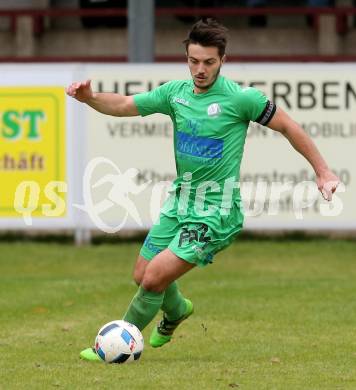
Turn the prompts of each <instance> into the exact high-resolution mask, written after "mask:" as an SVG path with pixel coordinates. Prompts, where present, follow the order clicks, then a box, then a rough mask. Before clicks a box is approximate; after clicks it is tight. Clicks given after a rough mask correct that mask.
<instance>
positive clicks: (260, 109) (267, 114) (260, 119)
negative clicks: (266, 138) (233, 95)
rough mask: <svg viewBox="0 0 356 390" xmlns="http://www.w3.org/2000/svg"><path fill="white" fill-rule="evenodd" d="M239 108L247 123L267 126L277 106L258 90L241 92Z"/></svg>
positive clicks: (249, 89)
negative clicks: (251, 122)
mask: <svg viewBox="0 0 356 390" xmlns="http://www.w3.org/2000/svg"><path fill="white" fill-rule="evenodd" d="M238 107H239V111H240V115H241V117H242V118H244V119H245V120H246V121H253V122H257V123H259V124H261V125H267V123H268V122H269V121H270V120H271V119H272V117H273V115H274V114H275V112H276V105H275V104H274V103H273V102H271V101H270V100H268V98H267V97H266V96H265V95H264V94H263V93H262V92H261V91H259V90H258V89H256V88H251V87H249V88H245V89H242V90H241V94H240V98H239V102H238Z"/></svg>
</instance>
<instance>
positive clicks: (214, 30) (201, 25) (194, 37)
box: [183, 18, 228, 57]
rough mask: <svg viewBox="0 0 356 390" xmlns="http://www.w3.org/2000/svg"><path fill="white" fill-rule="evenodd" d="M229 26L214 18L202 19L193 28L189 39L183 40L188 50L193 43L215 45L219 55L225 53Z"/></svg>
mask: <svg viewBox="0 0 356 390" xmlns="http://www.w3.org/2000/svg"><path fill="white" fill-rule="evenodd" d="M227 31H228V30H227V28H226V27H224V26H223V25H222V24H220V23H219V22H218V21H217V20H215V19H212V18H207V19H201V20H199V21H198V22H196V23H195V24H194V25H193V27H192V28H191V30H190V32H189V34H188V37H187V39H185V40H184V41H183V43H184V45H185V49H186V51H188V47H189V45H190V44H191V43H193V44H194V43H197V44H199V45H201V46H215V47H217V48H218V52H219V56H220V57H222V56H223V55H224V54H225V48H226V43H227Z"/></svg>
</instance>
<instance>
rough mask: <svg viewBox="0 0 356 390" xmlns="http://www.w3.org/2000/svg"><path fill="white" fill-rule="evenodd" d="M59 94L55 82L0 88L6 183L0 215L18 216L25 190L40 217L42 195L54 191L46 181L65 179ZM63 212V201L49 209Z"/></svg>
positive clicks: (0, 168) (0, 166)
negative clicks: (45, 85) (42, 84)
mask: <svg viewBox="0 0 356 390" xmlns="http://www.w3.org/2000/svg"><path fill="white" fill-rule="evenodd" d="M64 99H65V97H64V91H63V88H58V87H37V88H33V87H13V88H0V112H1V118H2V121H1V122H2V123H1V125H2V133H1V136H2V142H1V147H0V148H1V149H0V150H1V152H0V179H1V182H2V185H3V188H6V191H3V192H2V193H0V204H1V207H0V216H1V217H14V216H18V209H20V208H22V207H23V206H24V203H27V201H26V199H24V198H25V197H26V196H29V197H30V198H31V197H32V198H33V199H29V202H30V203H31V202H32V203H33V205H32V207H33V210H32V215H33V216H34V217H44V216H45V215H43V213H42V206H43V205H45V204H46V205H47V204H48V202H49V199H48V195H49V194H50V193H51V194H50V196H53V197H57V196H58V193H57V192H56V191H55V189H56V186H55V185H52V187H51V189H49V188H50V187H48V183H50V182H57V183H59V182H64V181H65V180H66V177H65V171H66V161H65V131H64V121H65V112H64ZM14 194H15V197H17V199H16V201H15V203H14ZM46 195H47V196H46ZM63 205H65V200H64V199H63ZM65 213H66V208H65V206H64V207H62V208H61V210H59V211H58V213H54V215H55V216H57V217H61V216H63V215H65Z"/></svg>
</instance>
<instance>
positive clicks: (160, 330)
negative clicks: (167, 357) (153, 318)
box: [150, 299, 194, 348]
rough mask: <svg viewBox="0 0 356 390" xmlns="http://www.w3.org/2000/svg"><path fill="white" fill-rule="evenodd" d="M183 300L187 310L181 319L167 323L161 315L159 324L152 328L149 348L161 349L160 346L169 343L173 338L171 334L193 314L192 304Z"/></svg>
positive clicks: (187, 300) (165, 318)
mask: <svg viewBox="0 0 356 390" xmlns="http://www.w3.org/2000/svg"><path fill="white" fill-rule="evenodd" d="M184 300H185V303H186V305H187V309H186V312H185V314H184V316H183V317H182V318H180V319H179V320H176V321H169V320H168V319H167V317H166V316H165V314H163V319H162V320H161V322H160V323H159V324H158V325H157V326H155V327H154V328H153V330H152V333H151V336H150V345H151V347H153V348H158V347H162V345H164V344H166V343H168V342H170V341H171V339H172V336H173V332H174V331H175V330H176V328H177V326H178V325H179V324H180V323H181V322H183V321H184V320H186V319H187V318H188V317H189V316H191V315H192V314H193V311H194V308H193V303H192V302H191V301H190V300H189V299H184Z"/></svg>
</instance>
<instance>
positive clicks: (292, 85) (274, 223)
mask: <svg viewBox="0 0 356 390" xmlns="http://www.w3.org/2000/svg"><path fill="white" fill-rule="evenodd" d="M85 73H86V78H90V79H92V85H93V89H94V90H96V91H102V92H118V93H121V94H125V95H131V94H136V93H140V92H145V91H148V90H151V89H152V88H155V87H157V86H159V85H160V84H162V83H164V82H166V81H168V80H172V79H187V78H190V75H189V71H188V67H187V65H185V64H154V65H147V64H143V65H132V64H130V65H117V66H115V65H98V64H91V65H88V66H86V67H85ZM221 73H222V74H223V75H225V76H227V77H229V78H231V79H233V80H234V81H236V82H238V83H240V84H241V85H242V86H244V87H250V86H253V87H256V88H258V89H260V90H262V92H264V93H265V94H266V95H267V96H268V98H269V99H270V100H272V101H274V102H275V103H276V105H277V106H278V107H281V108H282V109H284V110H285V111H286V112H287V113H288V115H290V116H291V117H292V118H293V119H294V120H295V121H296V122H298V123H299V124H300V125H301V126H302V127H303V128H304V130H305V132H306V133H307V134H308V135H309V136H310V137H311V138H312V139H313V141H314V142H315V143H316V145H317V147H318V148H319V150H320V151H321V153H322V155H323V156H324V157H325V159H326V161H327V162H328V164H329V166H330V168H331V169H332V170H334V172H335V173H337V174H338V175H339V177H340V179H341V180H342V185H340V186H339V189H338V192H337V193H336V194H335V197H334V201H333V202H332V203H327V202H326V201H324V200H323V199H322V197H321V195H318V193H317V190H316V187H315V184H313V183H315V182H314V172H313V169H312V168H311V167H310V165H309V163H308V162H307V161H306V160H305V159H304V158H303V157H302V156H301V155H299V154H298V153H297V152H296V151H295V150H293V148H292V146H291V145H290V144H289V142H288V141H287V140H286V138H285V137H283V136H282V135H281V134H280V133H277V132H275V131H273V130H271V129H268V128H266V127H263V126H260V125H258V124H255V123H252V122H251V124H250V127H249V131H248V136H247V140H246V145H245V154H244V158H243V163H242V167H241V183H240V184H241V193H242V196H243V201H244V202H243V203H244V208H245V214H246V221H245V226H246V227H247V228H253V229H258V228H263V229H268V228H272V229H299V228H301V229H308V228H309V229H330V230H333V229H351V228H355V227H356V206H355V205H354V202H353V194H354V193H355V191H356V182H355V179H356V164H355V163H356V161H355V154H354V151H355V150H356V117H355V115H354V112H355V108H356V81H355V71H354V67H353V66H351V65H345V64H332V65H331V64H330V65H328V64H310V65H309V64H308V65H306V64H243V65H240V64H227V65H224V66H223V69H222V72H221ZM217 103H218V102H217ZM85 113H86V134H87V144H86V153H85V154H86V163H85V165H86V166H87V168H88V167H89V169H87V170H86V173H87V175H86V176H85V180H84V181H83V183H84V187H85V185H87V193H88V196H87V200H86V201H85V202H86V204H85V205H83V208H84V209H85V208H88V207H87V206H88V205H89V203H91V204H92V205H96V211H95V212H94V213H92V215H91V216H90V218H89V221H91V224H92V225H93V226H97V225H98V223H99V225H100V224H101V228H104V230H105V229H106V230H107V231H117V230H118V229H121V228H122V227H125V228H136V229H139V228H147V227H150V226H151V225H152V223H153V221H154V220H155V218H156V216H157V213H158V210H159V205H160V204H161V202H162V199H163V198H164V196H165V188H166V187H165V183H167V182H170V181H171V180H173V179H174V178H175V175H176V173H175V163H174V151H173V128H172V124H171V121H170V118H169V117H168V116H164V115H160V114H155V115H152V116H148V117H145V118H140V117H131V118H118V117H113V116H106V115H102V114H99V113H98V112H96V111H95V110H92V109H90V108H88V109H86V111H85ZM131 179H132V180H131ZM125 180H126V181H125ZM123 181H125V182H126V183H130V185H131V187H130V188H129V187H126V190H125V191H126V192H125V191H124V193H120V194H119V192H120V191H119V190H120V188H124V186H123V185H122V183H123ZM85 183H86V184H85ZM120 183H121V185H120ZM120 197H121V198H122V199H125V200H122V201H117V199H118V198H120ZM85 202H84V203H85ZM125 202H126V203H125ZM130 205H131V206H132V207H131V206H130ZM133 206H134V207H133Z"/></svg>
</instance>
